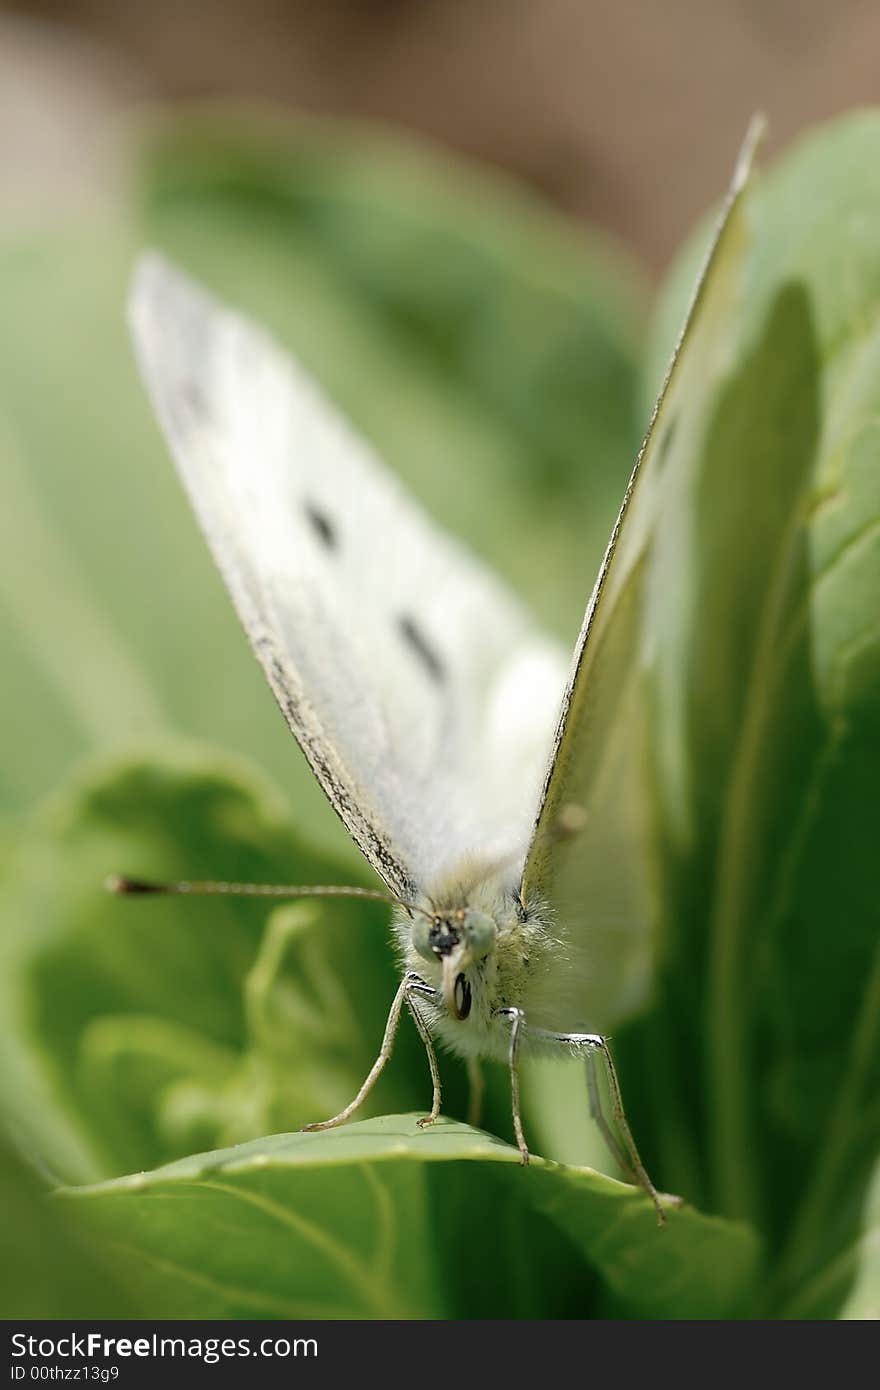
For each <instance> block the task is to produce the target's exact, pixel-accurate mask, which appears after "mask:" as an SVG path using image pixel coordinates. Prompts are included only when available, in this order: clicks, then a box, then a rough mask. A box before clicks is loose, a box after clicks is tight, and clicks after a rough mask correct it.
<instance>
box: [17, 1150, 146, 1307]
mask: <svg viewBox="0 0 880 1390" xmlns="http://www.w3.org/2000/svg"><path fill="white" fill-rule="evenodd" d="M0 1191H2V1193H3V1224H2V1238H0V1251H2V1259H0V1315H2V1317H3V1319H4V1320H5V1321H18V1320H19V1319H21V1320H23V1319H28V1320H30V1319H32V1318H64V1319H71V1318H96V1317H104V1318H124V1317H131V1316H132V1312H133V1306H132V1304H131V1303H129V1301H128V1299H127V1298H126V1296H125V1294H124V1293H123V1292H122V1290H121V1289H120V1287H119V1284H118V1281H116V1280H111V1278H110V1277H109V1276H108V1274H107V1271H106V1268H105V1267H103V1266H102V1265H101V1263H99V1261H98V1260H97V1259H96V1258H95V1256H94V1253H93V1252H92V1250H91V1248H90V1246H89V1243H88V1242H87V1241H86V1240H84V1239H83V1237H82V1235H81V1233H80V1232H79V1231H78V1230H77V1229H76V1227H77V1225H78V1222H77V1221H76V1220H75V1217H76V1213H75V1212H71V1211H69V1210H65V1209H64V1207H63V1206H62V1205H61V1203H59V1202H56V1201H49V1200H47V1195H48V1191H49V1189H48V1186H47V1184H46V1183H45V1182H41V1181H40V1180H39V1178H38V1177H37V1175H36V1174H35V1173H34V1172H32V1171H31V1170H30V1169H29V1168H28V1167H27V1165H26V1164H25V1163H23V1162H22V1160H21V1158H20V1157H19V1155H18V1154H17V1153H16V1152H15V1151H14V1149H13V1148H12V1147H11V1145H9V1144H8V1143H7V1141H6V1139H5V1136H0Z"/></svg>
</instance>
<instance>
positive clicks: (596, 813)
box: [521, 123, 760, 1029]
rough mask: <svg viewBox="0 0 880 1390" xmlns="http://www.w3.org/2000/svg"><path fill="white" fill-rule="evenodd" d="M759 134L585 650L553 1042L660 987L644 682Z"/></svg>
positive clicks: (579, 662)
mask: <svg viewBox="0 0 880 1390" xmlns="http://www.w3.org/2000/svg"><path fill="white" fill-rule="evenodd" d="M759 135H760V126H759V124H758V123H754V124H753V126H752V128H751V129H750V132H749V135H748V137H747V139H746V143H745V145H744V147H743V150H742V152H741V154H740V158H739V160H738V163H737V167H736V171H735V173H734V177H733V181H732V184H731V187H730V190H729V192H728V195H727V199H726V201H725V204H724V207H723V210H722V213H721V217H720V220H719V222H718V225H717V227H716V230H715V235H714V237H713V240H712V243H711V245H710V248H709V251H708V254H707V256H706V258H705V260H704V263H703V267H702V270H701V273H700V276H699V279H698V281H697V285H696V288H695V291H694V293H693V296H692V299H691V304H690V308H689V311H688V314H687V317H686V319H685V324H684V328H683V330H682V333H681V335H680V337H679V341H678V344H677V346H676V349H675V352H674V354H673V357H672V361H671V364H670V366H669V369H668V371H667V374H666V378H665V381H664V383H663V387H662V389H661V392H660V396H659V399H658V401H657V404H656V406H655V408H654V413H653V416H652V419H651V423H650V426H649V429H648V433H647V436H646V439H645V442H644V444H643V445H642V449H641V451H640V453H639V457H638V460H637V462H636V465H635V468H634V470H633V474H632V477H631V479H630V482H629V485H628V487H627V491H626V495H625V497H624V500H623V505H622V507H621V509H620V513H619V515H618V518H617V522H616V524H615V527H614V530H613V532H612V536H611V540H610V542H609V544H608V548H607V550H606V553H605V557H604V560H603V563H602V567H601V569H600V572H599V577H598V579H597V582H596V585H595V588H594V590H593V594H592V596H591V599H590V602H589V605H588V607H587V611H586V615H585V617H584V622H583V626H582V628H581V633H580V637H579V639H578V643H577V646H576V648H575V653H574V660H573V666H572V671H571V675H570V678H569V682H568V686H567V689H566V692H565V696H564V699H563V706H562V713H561V715H560V718H559V723H558V727H557V733H556V740H555V745H554V748H553V751H552V754H551V758H550V763H549V768H548V771H547V775H546V778H545V782H544V788H543V793H542V799H541V803H540V809H539V812H538V816H537V820H536V823H535V828H534V833H533V836H532V840H531V845H530V848H529V851H528V855H527V858H526V864H525V869H524V874H523V881H522V886H521V895H522V898H523V901H524V902H525V903H526V904H527V905H529V904H532V903H542V904H546V905H547V907H548V908H549V909H550V910H551V911H552V912H553V914H554V915H555V919H556V922H557V927H558V931H559V934H560V936H561V937H562V938H563V940H564V942H565V945H566V947H567V951H566V955H567V961H566V965H565V971H564V977H565V978H564V980H561V981H559V982H557V981H542V982H538V983H536V986H535V989H536V997H535V999H534V1000H533V1001H529V1000H526V1001H525V1003H524V1006H525V1008H526V1011H527V1013H531V1015H532V1017H533V1018H534V1020H535V1022H536V1023H537V1022H542V1021H543V1022H544V1024H545V1026H548V1027H555V1028H560V1027H571V1028H573V1029H577V1028H582V1027H584V1026H587V1027H590V1028H603V1027H605V1026H606V1025H607V1023H608V1022H609V1021H613V1020H614V1019H617V1018H620V1017H621V1016H622V1015H624V1014H626V1013H627V1012H630V1011H631V1010H632V1009H633V1008H634V1007H635V1006H636V1005H637V1004H638V1003H639V1002H640V1000H641V998H642V997H643V994H644V991H645V988H646V985H647V982H648V979H649V974H650V966H651V953H652V945H653V941H654V939H655V932H654V930H653V928H654V926H655V920H654V919H655V916H656V907H655V900H656V893H655V892H654V891H653V888H652V857H651V851H650V827H649V824H648V820H647V817H648V808H649V801H650V788H651V774H650V761H649V748H648V727H647V716H648V702H647V692H646V669H647V668H648V666H649V665H653V667H654V669H655V672H656V670H657V667H658V665H659V666H660V668H661V670H660V679H659V681H657V682H655V685H654V686H653V687H652V689H653V690H654V698H660V699H661V700H662V698H663V690H664V672H665V674H666V676H669V675H670V673H671V679H672V680H673V681H674V671H672V666H671V660H674V653H671V652H666V651H664V652H663V653H658V652H654V651H652V649H651V640H652V637H651V635H652V631H653V630H654V627H655V625H654V624H653V623H652V608H653V607H654V605H656V604H658V603H661V602H662V603H663V605H664V613H666V612H667V611H668V610H669V606H672V608H673V610H674V609H675V605H676V604H678V603H680V604H681V621H682V622H684V621H686V619H685V616H684V606H685V596H684V595H682V594H681V592H680V590H679V588H678V584H677V580H678V578H679V577H680V574H681V563H680V561H681V555H682V553H683V550H684V546H685V544H686V534H685V528H686V526H687V515H688V507H687V497H688V491H689V489H690V488H691V487H692V483H693V478H694V470H695V468H696V466H697V463H698V461H699V447H700V441H701V439H702V437H703V433H704V429H705V426H706V421H707V411H708V409H709V408H710V406H711V403H712V400H713V398H714V388H715V387H716V385H717V383H718V381H719V379H720V378H721V377H722V375H723V374H724V371H725V369H726V367H727V365H728V356H729V352H730V333H729V325H730V323H731V320H732V310H733V308H734V306H735V302H736V298H737V295H738V289H739V284H740V279H741V271H742V264H743V256H744V250H745V248H746V245H747V227H746V217H745V212H744V205H743V198H744V193H745V190H746V187H747V183H748V177H749V171H750V167H751V161H752V157H753V151H754V148H755V145H756V143H757V140H758V138H759ZM665 631H666V632H667V633H668V624H667V626H666V628H665ZM671 645H672V646H673V647H674V641H673V643H672V644H671ZM667 688H668V687H667ZM658 690H659V697H658V695H657V691H658ZM674 704H675V702H674V701H669V702H668V705H669V708H668V709H664V710H662V711H661V713H662V714H663V715H664V716H665V715H666V714H667V713H670V711H672V709H673V708H674ZM682 748H683V743H682V742H681V740H680V739H678V738H677V737H676V730H675V729H674V728H671V727H664V743H663V746H662V748H661V757H663V758H664V761H665V766H664V773H668V774H669V776H668V777H666V778H665V779H664V780H665V782H666V783H667V784H668V785H669V786H671V787H673V788H677V794H676V795H674V796H673V802H674V804H673V805H672V806H670V808H669V812H670V816H671V818H672V819H673V820H676V819H677V820H678V821H679V823H680V824H681V823H682V822H683V821H685V820H686V816H687V809H686V795H685V781H684V778H685V770H684V763H683V759H682V756H681V749H682ZM563 995H564V998H563V997H562V996H563ZM560 1012H562V1016H560Z"/></svg>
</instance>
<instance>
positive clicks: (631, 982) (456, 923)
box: [131, 134, 755, 1200]
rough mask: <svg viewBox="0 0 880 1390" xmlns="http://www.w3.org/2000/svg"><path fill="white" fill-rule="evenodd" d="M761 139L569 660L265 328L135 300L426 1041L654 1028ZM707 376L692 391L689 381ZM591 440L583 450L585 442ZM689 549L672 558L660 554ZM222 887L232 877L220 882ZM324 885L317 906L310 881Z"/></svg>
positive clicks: (200, 484)
mask: <svg viewBox="0 0 880 1390" xmlns="http://www.w3.org/2000/svg"><path fill="white" fill-rule="evenodd" d="M754 140H755V137H754V134H752V135H750V138H749V140H748V141H747V144H746V147H745V149H744V152H743V154H742V156H741V158H740V162H739V164H738V166H737V170H736V174H735V176H734V181H733V184H732V187H731V190H730V193H729V195H728V199H727V202H726V205H725V208H724V212H723V214H722V217H721V220H720V222H719V225H718V228H717V231H716V235H715V238H714V241H713V244H712V247H711V250H710V253H709V255H708V257H707V259H706V263H705V265H704V268H703V271H702V274H701V277H700V280H699V282H698V285H697V289H696V291H695V294H694V299H693V301H692V305H691V309H690V313H689V315H688V319H687V321H686V324H685V329H684V331H683V334H682V337H681V339H680V341H679V345H678V348H677V350H676V354H675V355H674V357H673V361H672V364H671V366H670V369H669V372H668V375H667V378H666V381H665V383H664V386H663V389H662V392H661V396H660V399H659V401H658V404H657V406H656V408H655V411H654V415H653V418H652V422H651V426H650V428H649V432H648V435H647V438H646V441H645V444H644V445H643V448H642V450H641V452H640V455H639V458H638V461H637V463H636V467H635V470H634V472H633V476H632V478H631V480H630V483H629V486H628V488H627V492H626V496H625V498H624V502H623V506H622V508H621V512H620V515H619V517H618V520H617V523H616V525H615V528H614V531H613V534H612V537H611V540H610V542H609V545H608V549H607V551H606V555H605V558H604V561H603V564H602V568H601V570H600V574H599V577H598V580H597V582H596V586H595V588H594V590H593V594H592V596H591V598H590V602H589V604H588V606H587V611H586V615H585V619H584V623H583V627H582V630H581V634H580V637H579V639H578V643H577V645H576V648H575V652H574V656H573V659H572V661H571V662H570V663H569V662H568V660H567V658H566V655H565V653H564V652H563V651H562V650H561V649H560V648H559V646H558V644H557V643H556V642H554V641H553V640H551V639H549V638H548V637H546V636H545V635H544V634H543V633H542V632H541V631H540V630H539V629H538V628H537V626H536V625H535V624H534V622H533V621H532V620H531V618H530V617H529V615H528V613H527V612H526V611H525V609H524V608H523V607H522V605H521V604H520V603H519V602H518V601H517V600H516V599H515V598H514V597H513V596H512V595H510V594H509V593H508V592H507V591H506V589H505V588H504V586H503V585H502V584H501V583H500V582H499V581H498V580H497V579H496V578H495V577H494V576H493V575H492V574H491V573H489V572H488V571H487V569H486V568H485V567H484V566H483V565H482V564H480V563H479V562H478V561H477V560H476V559H474V558H473V557H472V556H470V555H469V554H467V553H466V552H465V550H464V549H463V548H462V547H461V546H459V545H458V544H457V543H456V542H455V541H454V540H452V539H451V538H450V537H448V536H447V535H445V534H444V533H443V532H442V531H441V530H440V529H439V528H437V527H436V526H435V525H434V524H433V523H432V522H431V521H430V520H429V519H428V518H427V517H426V516H425V515H424V514H423V513H422V512H421V510H420V509H419V507H418V506H417V504H416V503H415V502H414V501H413V500H412V499H411V498H410V497H408V496H407V495H406V494H405V492H404V491H403V489H402V488H401V487H400V485H399V484H398V483H397V482H396V481H395V479H394V478H392V477H391V476H390V475H389V473H388V472H387V471H386V469H385V468H384V467H383V465H382V464H381V462H380V461H379V460H378V459H377V458H376V456H375V454H374V453H373V451H372V449H371V448H370V447H369V445H368V444H366V443H365V442H364V441H363V440H362V439H361V438H359V437H358V436H357V435H356V434H355V433H354V432H353V431H352V429H351V428H350V427H349V426H348V425H347V423H346V422H345V421H344V420H343V419H342V418H341V416H340V415H339V414H338V413H337V412H336V411H335V409H334V408H333V407H332V406H331V404H330V403H329V402H328V401H327V400H326V398H325V397H324V396H323V394H322V393H321V391H320V390H319V388H318V387H317V386H316V385H315V384H314V382H312V381H311V379H310V378H309V377H308V376H307V375H306V374H305V373H304V372H303V371H302V369H301V368H300V367H299V366H297V365H296V364H295V363H294V362H292V361H291V360H290V358H289V357H288V356H287V355H286V354H285V353H284V352H283V351H282V350H281V348H280V347H279V346H278V344H277V343H275V342H274V340H273V339H272V338H271V337H270V336H269V335H268V334H267V333H265V332H264V331H263V330H261V329H260V328H259V327H257V326H256V325H254V324H253V323H251V322H250V321H248V320H247V319H245V318H244V317H242V316H240V315H238V314H236V313H234V312H232V311H231V310H229V309H227V308H226V307H224V306H223V305H221V304H220V303H218V302H217V301H216V300H215V299H214V298H212V297H211V296H210V295H209V294H208V293H207V292H206V291H204V290H203V289H201V288H199V287H198V286H196V285H195V284H194V283H193V282H192V281H191V280H189V279H188V277H187V276H185V275H184V274H183V272H181V271H180V270H178V269H176V268H175V267H173V266H171V265H170V264H169V263H167V262H166V261H164V260H163V259H162V258H161V257H159V256H156V255H152V254H151V255H148V256H146V257H144V258H143V260H142V262H141V264H140V266H139V268H138V272H137V275H136V278H135V283H134V288H133V292H132V299H131V322H132V329H133V336H134V341H135V346H136V350H137V355H138V359H139V362H140V366H141V370H142V373H143V376H144V379H145V381H146V384H147V387H148V390H149V393H150V396H151V398H152V401H153V404H154V407H155V410H156V413H157V415H158V418H159V421H160V423H161V425H162V428H163V431H164V433H165V436H166V439H167V441H168V444H169V446H170V449H171V452H172V455H173V457H174V459H175V462H176V464H177V467H178V469H179V471H180V474H181V477H182V480H183V483H184V486H185V488H186V490H187V492H188V494H189V497H190V501H191V502H192V505H193V508H194V510H195V512H196V515H197V517H198V520H199V522H200V525H201V527H202V530H203V531H204V533H205V536H206V538H207V541H208V544H209V545H210V547H211V550H212V552H213V554H214V558H215V560H216V561H217V564H218V566H219V568H220V570H221V572H222V574H223V577H224V579H225V582H226V585H227V587H228V589H229V592H230V595H231V597H232V600H233V602H234V604H235V607H236V609H237V611H238V614H239V617H240V618H241V621H242V624H243V626H244V628H245V631H246V633H247V636H248V638H249V640H250V643H251V645H252V647H253V649H254V652H255V654H256V656H257V658H258V660H259V661H260V663H261V665H262V667H263V670H264V672H265V674H266V677H267V679H268V681H269V684H270V686H271V688H272V690H273V692H274V694H275V696H276V699H277V700H278V703H279V705H280V707H281V709H282V711H283V713H284V716H285V718H286V719H287V722H288V724H289V725H290V728H291V730H292V731H293V733H294V734H295V736H296V738H297V740H298V742H299V744H300V747H301V748H302V751H303V753H304V754H305V756H306V758H307V759H308V761H309V763H310V765H311V767H312V769H313V771H314V773H315V776H316V777H317V779H318V781H319V782H320V784H321V786H322V787H323V789H324V791H325V792H326V794H327V796H328V797H329V799H330V801H331V803H332V805H333V807H334V809H335V810H336V811H337V813H338V814H339V816H340V817H341V819H342V821H343V822H344V824H345V825H346V827H347V829H348V831H349V833H350V834H351V836H352V838H353V839H354V840H355V842H356V843H357V845H358V846H359V847H360V849H361V851H362V852H363V854H364V855H365V857H366V859H367V860H368V862H369V863H370V864H371V865H372V867H373V868H374V869H375V870H376V872H377V873H378V874H379V876H380V877H381V879H382V880H383V881H384V884H385V885H386V888H387V890H388V894H389V898H390V899H391V900H393V901H394V902H395V903H396V904H397V906H396V908H395V915H394V924H395V932H396V937H397V941H398V944H399V950H400V957H401V963H402V966H403V979H402V983H401V987H400V989H399V991H398V994H397V996H396V997H395V1000H394V1003H393V1005H392V1010H391V1015H390V1016H389V1023H388V1029H387V1030H386V1037H385V1041H384V1043H383V1049H382V1052H381V1053H380V1057H379V1059H378V1060H377V1063H376V1066H375V1067H374V1069H373V1072H371V1074H370V1077H368V1078H367V1081H366V1082H365V1083H364V1087H363V1088H362V1090H361V1092H360V1093H359V1095H358V1097H356V1098H355V1100H354V1101H353V1102H352V1105H351V1106H349V1107H346V1110H345V1111H343V1112H341V1113H340V1115H338V1116H334V1117H333V1119H332V1120H331V1121H327V1122H325V1123H326V1124H335V1123H338V1122H340V1121H341V1120H343V1119H345V1118H347V1117H348V1115H349V1114H350V1113H353V1110H354V1108H356V1106H357V1104H359V1103H360V1101H361V1100H362V1099H363V1098H364V1096H365V1095H366V1094H367V1091H368V1089H369V1087H370V1086H371V1085H372V1082H373V1081H374V1080H375V1077H376V1076H377V1075H378V1072H379V1071H380V1070H381V1068H382V1066H384V1064H385V1061H387V1057H388V1055H389V1053H390V1046H391V1042H392V1041H393V1036H394V1031H395V1029H396V1026H397V1022H398V1020H399V1017H400V1015H401V1012H402V1010H403V1009H404V1007H406V1008H408V1009H409V1011H410V1013H411V1014H412V1016H413V1020H414V1022H415V1023H416V1026H417V1027H418V1029H419V1032H420V1033H421V1035H422V1038H423V1040H424V1041H425V1045H426V1047H427V1049H428V1056H429V1060H430V1063H431V1074H432V1077H433V1080H434V1105H433V1107H432V1111H431V1116H430V1117H429V1118H434V1117H435V1115H436V1112H437V1109H438V1106H439V1077H438V1072H437V1065H436V1059H435V1057H434V1053H433V1046H432V1041H431V1040H432V1038H433V1037H439V1038H440V1039H441V1040H442V1041H443V1042H444V1043H445V1044H446V1045H447V1046H448V1047H449V1048H451V1049H452V1050H454V1051H456V1052H458V1053H460V1054H462V1055H465V1056H469V1057H483V1056H488V1057H500V1058H505V1057H506V1058H507V1059H508V1060H509V1062H510V1067H511V1081H512V1086H513V1092H514V1124H515V1128H516V1131H517V1138H518V1140H519V1142H520V1148H521V1151H522V1152H523V1155H524V1158H525V1157H526V1156H527V1151H526V1148H525V1141H524V1139H523V1136H522V1129H521V1124H520V1120H519V1106H518V1073H517V1063H518V1058H519V1053H520V1049H521V1048H531V1049H535V1050H548V1049H549V1050H551V1051H552V1050H556V1051H560V1050H562V1051H569V1052H575V1053H579V1054H583V1055H584V1056H586V1057H587V1059H588V1064H590V1063H591V1062H592V1059H593V1057H594V1055H596V1054H597V1053H598V1054H599V1055H600V1056H601V1059H602V1061H603V1062H604V1063H605V1065H606V1074H607V1079H608V1085H609V1088H610V1092H611V1099H612V1105H613V1107H614V1113H615V1119H616V1121H617V1125H618V1130H619V1131H621V1132H622V1134H623V1138H624V1142H625V1145H626V1150H627V1151H626V1153H625V1154H623V1153H621V1150H620V1148H619V1146H616V1140H615V1138H614V1137H613V1134H612V1132H611V1131H610V1128H609V1127H608V1126H607V1124H606V1123H605V1121H604V1120H603V1119H602V1118H601V1113H600V1108H599V1102H598V1089H597V1087H596V1083H595V1077H594V1076H592V1072H588V1079H589V1078H590V1077H592V1080H591V1081H590V1101H591V1107H592V1108H593V1110H594V1114H595V1115H596V1118H597V1120H598V1121H599V1123H600V1125H601V1126H602V1127H603V1131H604V1132H605V1133H606V1137H607V1138H608V1139H609V1142H610V1143H611V1145H612V1147H613V1148H614V1150H615V1153H616V1154H617V1156H618V1157H620V1159H621V1161H622V1162H623V1163H625V1164H626V1166H628V1167H629V1168H630V1169H631V1170H633V1171H634V1173H635V1175H636V1176H637V1177H638V1178H639V1180H640V1181H642V1182H643V1184H644V1185H645V1186H646V1187H647V1188H648V1190H649V1192H650V1193H651V1194H652V1196H653V1197H654V1198H655V1200H656V1193H654V1190H653V1188H652V1187H651V1184H650V1181H649V1180H648V1178H647V1174H645V1172H644V1169H643V1168H642V1166H641V1163H640V1160H639V1159H638V1154H637V1152H636V1151H635V1147H634V1145H633V1144H632V1140H631V1136H630V1135H629V1131H628V1128H627V1127H626V1122H625V1119H624V1117H623V1112H622V1107H621V1106H620V1104H619V1091H618V1089H617V1081H616V1075H615V1074H614V1070H613V1064H612V1063H611V1060H610V1053H609V1052H608V1049H607V1046H606V1044H605V1041H604V1038H603V1037H602V1036H601V1034H599V1033H596V1032H587V1031H585V1030H587V1029H598V1028H601V1027H604V1026H606V1024H607V1023H608V1022H609V1021H611V1020H613V1019H615V1018H619V1017H621V1016H622V1015H624V1014H625V1013H626V1012H627V1011H630V1010H632V1009H633V1008H634V1007H635V1006H637V1004H638V1003H639V1001H640V1000H641V998H642V997H643V995H644V992H645V989H646V987H647V983H648V980H649V977H650V967H651V957H652V949H653V942H654V932H653V926H654V923H653V910H652V897H653V895H652V891H651V855H650V848H649V844H650V836H649V826H648V823H647V808H648V804H649V797H648V757H649V745H648V728H647V715H646V707H647V702H646V699H645V670H646V664H647V660H648V657H649V655H650V644H649V629H650V621H649V619H650V611H651V605H652V603H653V602H656V601H657V586H658V584H664V583H666V582H667V580H668V579H669V566H670V564H674V540H675V535H676V531H675V511H674V509H675V505H676V497H677V494H678V492H679V491H680V490H681V489H682V488H683V487H684V486H685V485H686V484H687V481H688V478H689V470H690V469H691V467H692V463H693V459H694V458H695V456H696V453H697V450H698V445H699V435H700V429H701V418H702V417H701V412H702V411H703V410H704V408H705V401H706V399H707V392H706V390H705V389H701V388H700V382H699V381H698V380H696V379H695V378H696V375H697V373H698V372H699V374H700V377H701V379H703V380H705V379H709V380H710V381H711V379H712V374H713V371H715V372H721V371H722V370H723V365H724V343H725V333H724V325H725V321H726V318H727V316H728V314H729V310H730V305H731V302H732V300H733V299H734V298H735V294H736V289H737V284H738V278H739V273H740V267H741V262H742V250H743V245H744V240H745V237H744V218H743V212H742V202H743V193H744V190H745V187H746V183H747V178H748V171H749V165H750V160H751V153H752V149H753V146H754ZM692 378H694V379H692ZM585 447H588V441H585ZM670 536H671V537H672V538H673V544H672V549H671V550H670V543H669V541H668V539H667V541H666V543H665V544H664V540H663V538H664V537H667V538H668V537H670ZM221 886H222V887H226V888H228V885H221ZM303 891H307V890H303Z"/></svg>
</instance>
